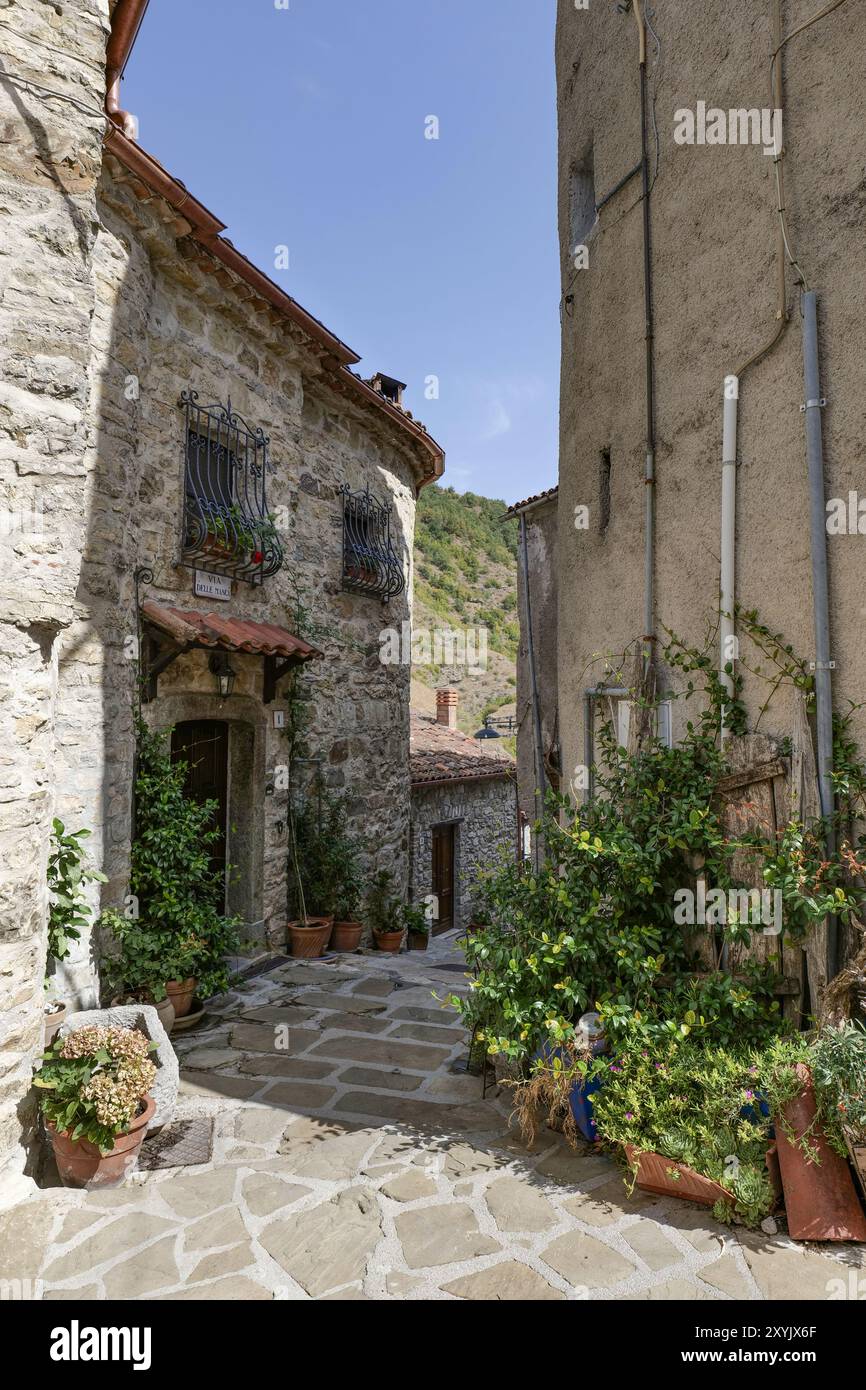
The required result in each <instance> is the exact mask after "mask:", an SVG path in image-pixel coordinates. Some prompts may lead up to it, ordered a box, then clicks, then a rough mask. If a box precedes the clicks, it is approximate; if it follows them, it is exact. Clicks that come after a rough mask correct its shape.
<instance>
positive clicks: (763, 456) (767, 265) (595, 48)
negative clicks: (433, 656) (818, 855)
mask: <svg viewBox="0 0 866 1390" xmlns="http://www.w3.org/2000/svg"><path fill="white" fill-rule="evenodd" d="M814 8H815V7H814V6H812V5H811V4H809V3H807V0H796V2H794V0H791V3H786V4H785V6H784V12H785V32H786V33H787V32H789V31H790V30H791V29H793V28H794V27H796V25H797V24H799V23H800V22H802V21H803V20H804V19H806V18H808V17H809V16H810V15H811V13H812V12H813V11H814ZM770 21H771V4H770V0H761V3H760V4H755V3H753V0H705V3H702V4H701V5H685V4H682V5H674V6H672V7H671V6H668V7H666V8H665V9H664V10H663V9H662V8H661V7H659V9H658V13H657V15H656V18H655V21H654V23H655V27H656V29H657V32H658V35H659V38H660V40H661V42H662V53H663V56H662V59H661V62H660V63H659V62H657V61H656V60H655V58H654V56H653V55H654V45H653V43H652V42H651V43H650V60H651V61H650V80H651V82H654V83H655V86H656V118H657V122H658V129H659V134H660V139H661V153H660V161H659V167H658V176H657V178H656V181H655V183H654V186H653V190H652V225H653V275H654V292H655V313H656V380H657V407H658V408H657V416H658V458H657V474H658V486H657V499H656V500H657V543H658V544H657V557H656V584H657V632H659V633H662V631H663V628H665V627H668V628H671V629H673V630H674V631H675V632H677V633H679V634H681V635H682V636H683V637H684V638H685V639H686V640H687V641H689V642H690V643H701V642H702V641H703V640H704V635H705V630H706V624H707V620H708V619H712V615H713V613H714V612H716V613H717V611H718V594H719V527H720V517H719V509H720V486H721V482H720V480H721V418H722V390H723V381H724V378H725V376H726V375H727V374H728V373H730V372H732V371H733V370H735V368H736V367H737V366H738V365H739V364H740V363H741V362H743V361H744V360H745V359H747V358H748V357H749V356H750V355H751V354H752V353H753V352H754V351H755V350H756V349H757V348H758V347H759V346H760V345H761V344H762V343H763V342H764V341H766V339H768V338H769V337H770V335H771V334H772V332H773V330H774V327H775V320H774V309H775V302H774V296H775V279H774V267H775V237H776V218H775V214H774V202H773V190H772V170H773V164H772V160H771V159H770V158H767V157H766V156H765V155H764V153H763V151H762V150H761V149H760V148H756V147H753V146H745V147H743V146H736V145H731V146H729V145H717V146H703V147H702V146H697V145H696V146H693V147H689V146H677V145H675V144H674V141H673V131H674V113H675V111H676V110H677V109H678V108H691V109H692V110H694V109H695V108H696V104H697V102H698V101H699V100H704V101H706V102H707V103H708V104H709V105H717V106H719V107H722V108H724V109H728V108H730V107H735V108H736V107H747V108H748V107H753V106H754V107H761V106H766V105H767V104H768V103H769V78H768V70H769V65H768V53H769V51H770V48H771V43H770V36H771V28H770ZM864 55H866V10H864V8H863V6H862V5H856V4H848V5H844V6H842V7H840V8H839V9H838V10H837V11H836V12H834V13H833V14H832V15H831V16H830V17H829V18H827V19H826V20H823V21H822V22H821V23H820V24H819V25H817V26H815V27H814V28H812V29H810V30H808V31H807V32H806V33H804V34H802V35H801V36H799V37H798V38H796V39H794V40H793V42H792V43H791V44H790V45H789V46H788V48H787V49H786V52H785V59H784V74H785V86H786V105H787V109H786V114H785V125H784V134H785V147H786V151H787V157H786V180H787V198H786V201H787V208H788V216H789V223H790V234H791V240H792V245H793V246H794V247H795V248H796V254H797V257H798V259H799V261H800V262H801V264H802V265H803V266H804V268H805V269H806V273H807V276H808V279H809V282H810V285H811V286H812V287H813V288H815V289H816V290H817V292H818V295H819V319H820V325H819V326H820V338H821V349H822V354H823V393H824V394H825V395H826V396H827V397H828V399H829V405H828V408H827V410H826V411H825V412H824V416H823V422H824V438H825V449H826V479H827V496H828V497H847V494H848V490H849V489H857V490H859V491H860V492H861V494H866V470H864V463H863V427H864V405H863V402H864V399H866V351H864V347H866V328H864V324H866V260H864V258H863V254H862V253H863V218H864V209H866V181H864V175H863V157H862V155H863V111H862V102H863V95H862V94H863V84H864V78H866V57H864ZM557 70H558V88H559V91H558V97H559V122H560V234H561V245H562V276H563V295H564V296H565V295H566V294H572V295H573V296H574V299H573V302H572V303H565V302H564V304H563V329H562V406H561V461H560V479H559V488H560V490H559V548H558V577H559V614H560V624H559V630H560V647H559V694H560V698H559V709H560V719H561V726H562V740H563V752H564V766H565V768H566V769H570V768H572V767H574V766H575V765H576V764H578V763H580V762H581V761H582V737H583V733H582V703H581V699H580V693H581V689H582V687H583V686H584V685H586V684H588V683H589V681H588V679H587V677H590V678H592V679H593V680H598V679H600V678H601V677H602V676H603V675H604V674H605V666H606V662H605V658H606V656H607V654H615V655H618V654H620V653H621V652H622V651H623V649H624V648H626V647H627V646H628V645H629V644H630V643H633V642H634V641H635V640H636V639H639V638H640V637H641V636H642V594H643V514H644V491H645V488H644V481H643V468H644V438H645V420H644V409H645V407H644V332H645V324H644V306H643V273H642V238H641V212H640V205H639V203H637V202H636V199H638V198H639V194H640V186H639V182H637V181H633V182H632V183H630V184H629V185H628V186H627V187H626V188H625V189H623V191H622V192H621V193H619V194H617V195H616V197H615V198H614V199H613V200H612V201H611V202H610V203H608V204H607V206H606V207H605V208H603V209H602V212H601V214H600V216H599V219H598V222H597V224H596V226H595V229H594V230H593V231H592V232H591V233H590V235H589V238H588V247H589V268H588V269H587V270H581V271H577V272H575V271H574V270H573V267H572V261H571V249H572V248H571V229H570V218H571V192H572V173H573V171H575V170H580V168H582V167H583V168H587V167H589V165H590V160H591V164H592V169H593V172H594V185H595V197H596V200H599V199H600V198H601V197H603V196H604V195H605V194H606V193H607V191H608V190H609V189H610V188H612V187H613V185H614V184H615V183H616V182H617V181H618V180H619V179H620V178H621V177H622V176H623V175H624V174H626V173H627V172H628V170H629V169H631V168H632V167H633V166H634V164H635V162H636V161H637V160H638V158H639V156H640V107H639V86H638V67H637V27H636V25H635V21H634V17H633V15H632V14H627V15H620V14H618V13H617V12H616V9H615V8H614V7H613V6H609V5H601V4H592V5H591V6H590V7H589V10H588V11H582V10H581V11H578V10H576V9H575V8H574V6H573V5H572V4H571V0H560V6H559V23H558V33H557ZM652 158H653V161H654V160H655V155H654V153H653V156H652ZM788 285H789V289H788V305H789V309H790V311H791V320H790V324H789V326H788V328H787V330H786V332H785V335H784V337H783V339H782V341H781V343H780V344H779V345H778V346H777V347H776V348H775V350H774V351H773V352H772V353H771V354H770V355H769V356H767V357H766V358H765V359H764V360H763V361H761V362H760V363H759V364H758V365H757V366H756V367H755V368H753V369H752V370H750V371H749V372H748V373H747V374H746V375H745V377H744V378H743V381H742V384H741V398H740V446H739V456H740V468H739V470H738V489H739V497H738V536H737V566H738V597H739V599H740V601H741V602H742V603H744V604H745V605H746V606H757V607H759V609H760V612H761V616H762V618H763V620H764V621H765V622H766V623H768V624H769V626H770V627H771V628H772V629H774V630H778V631H782V632H784V633H785V634H786V635H787V638H788V639H789V640H790V641H791V642H792V643H793V645H794V648H795V650H796V651H798V652H799V653H802V654H803V655H804V656H805V657H807V658H809V657H811V656H812V655H813V636H812V606H811V576H810V549H809V526H808V515H809V513H808V491H807V483H806V464H805V446H804V432H803V417H802V415H801V412H800V405H801V403H802V401H803V373H802V346H801V334H800V320H799V302H798V296H797V294H796V293H795V290H794V284H793V277H792V276H791V275H789V279H788ZM605 449H610V452H611V512H610V520H609V524H608V525H607V527H606V529H604V530H602V528H601V525H600V520H601V518H600V503H601V499H600V495H599V486H600V484H599V476H600V467H599V465H600V456H601V452H602V450H605ZM579 505H586V506H589V508H590V525H589V529H588V530H586V531H579V530H575V527H574V514H575V507H576V506H579ZM864 547H866V538H864V537H863V536H840V537H832V538H830V541H829V563H830V583H831V602H832V626H833V638H832V647H833V656H834V658H835V659H836V660H837V661H838V663H839V665H838V670H837V672H836V677H835V689H836V704H837V708H839V709H844V708H846V706H847V702H848V701H849V700H850V701H855V702H857V701H860V700H862V698H863V693H864V689H866V649H864V645H863V641H862V632H863V618H864V607H863V600H862V587H863V586H862V579H861V570H862V565H863V562H864V558H866V549H864ZM744 656H745V657H746V658H747V660H748V664H749V665H754V664H755V663H754V659H753V658H754V651H753V650H750V649H749V647H748V644H745V645H744ZM662 678H663V680H665V673H664V672H663V676H662ZM676 686H677V682H676V680H674V687H675V688H676ZM766 692H767V687H766V685H765V684H764V683H763V682H761V681H760V680H758V679H756V678H755V677H753V676H751V675H747V676H746V686H745V697H746V700H747V703H748V706H749V708H750V710H751V712H752V716H753V717H754V716H755V715H756V713H757V710H758V708H759V706H760V704H761V702H762V701H763V699H764V697H765V695H766ZM685 717H686V712H685V710H684V709H683V708H682V707H679V706H675V721H676V722H675V734H676V732H677V730H678V728H679V729H681V728H682V721H683V719H684V718H685ZM791 724H792V711H791V705H790V698H789V696H788V695H787V694H786V693H782V694H780V695H779V696H778V697H777V698H776V699H775V700H774V701H773V704H772V707H771V710H770V713H769V715H768V716H766V717H765V718H764V721H763V723H762V726H761V727H762V728H767V729H768V731H771V732H773V731H774V732H779V733H790V731H791ZM856 729H857V732H858V734H859V738H860V743H861V746H866V722H864V717H863V714H862V712H861V713H860V714H858V716H857V720H856ZM566 775H568V774H566Z"/></svg>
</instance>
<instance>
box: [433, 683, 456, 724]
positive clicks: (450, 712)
mask: <svg viewBox="0 0 866 1390" xmlns="http://www.w3.org/2000/svg"><path fill="white" fill-rule="evenodd" d="M459 698H460V697H459V695H458V694H457V691H456V690H437V691H436V723H437V724H444V725H445V726H446V727H447V728H449V729H456V728H457V701H458V700H459Z"/></svg>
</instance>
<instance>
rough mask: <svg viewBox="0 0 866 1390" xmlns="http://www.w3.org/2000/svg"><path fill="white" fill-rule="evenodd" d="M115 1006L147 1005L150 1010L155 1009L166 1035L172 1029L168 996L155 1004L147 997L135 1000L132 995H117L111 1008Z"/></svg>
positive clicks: (173, 1018)
mask: <svg viewBox="0 0 866 1390" xmlns="http://www.w3.org/2000/svg"><path fill="white" fill-rule="evenodd" d="M116 1004H148V1005H149V1006H150V1008H152V1009H156V1013H157V1017H158V1018H159V1021H160V1023H161V1024H162V1026H163V1028H164V1029H165V1031H166V1033H170V1032H171V1030H172V1028H173V1027H174V1020H175V1012H174V1004H172V1002H171V1000H170V999H169V997H168V995H166V996H165V998H164V999H160V1001H159V1003H158V1004H157V1003H156V1001H155V1000H154V999H151V998H150V997H149V996H148V997H147V998H145V999H137V998H136V997H135V995H134V994H117V995H115V997H114V998H113V999H112V1001H111V1005H112V1008H114V1006H115V1005H116Z"/></svg>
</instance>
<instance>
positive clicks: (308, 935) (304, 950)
mask: <svg viewBox="0 0 866 1390" xmlns="http://www.w3.org/2000/svg"><path fill="white" fill-rule="evenodd" d="M288 927H289V947H290V950H291V953H292V955H293V956H297V957H300V959H302V960H315V959H316V958H317V957H318V956H321V955H322V954H323V952H324V951H325V950H326V948H327V945H328V942H329V941H330V939H331V932H332V930H333V927H334V919H333V917H308V918H307V919H306V921H305V922H300V921H298V922H289V924H288Z"/></svg>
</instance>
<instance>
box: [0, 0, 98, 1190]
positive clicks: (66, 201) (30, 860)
mask: <svg viewBox="0 0 866 1390" xmlns="http://www.w3.org/2000/svg"><path fill="white" fill-rule="evenodd" d="M59 8H60V7H55V6H53V5H48V4H44V3H42V0H18V3H17V4H16V5H15V6H14V7H11V6H7V7H6V8H4V9H3V11H2V29H0V55H2V66H3V80H2V82H0V204H2V209H3V216H2V218H0V522H2V524H0V1057H2V1062H0V1200H3V1199H4V1194H6V1193H9V1192H11V1191H13V1190H14V1175H15V1174H16V1173H19V1172H20V1170H21V1169H22V1167H23V1165H24V1162H25V1149H24V1147H23V1146H22V1144H21V1143H20V1140H21V1137H22V1135H23V1137H24V1139H25V1140H26V1138H27V1136H28V1134H29V1133H30V1131H31V1128H32V1124H33V1113H34V1107H33V1105H32V1101H31V1100H30V1099H28V1098H27V1092H28V1091H29V1088H30V1075H31V1063H32V1058H33V1056H34V1055H36V1054H37V1053H38V1051H39V1049H40V1047H41V1035H42V1005H43V993H42V976H43V972H44V964H45V942H44V925H45V920H46V890H45V867H46V860H47V853H48V836H49V833H50V825H51V816H52V813H53V809H54V806H53V787H54V780H55V775H56V744H55V733H54V727H53V716H54V704H55V696H56V691H57V686H58V663H57V658H58V647H59V640H60V639H59V634H61V633H62V632H64V631H68V629H69V626H70V625H71V624H72V622H73V621H74V618H75V614H76V610H77V596H76V587H77V583H78V576H79V563H80V551H81V537H82V534H83V531H84V529H85V527H86V521H87V518H86V506H85V498H84V483H85V472H86V466H87V465H86V443H87V395H88V385H87V369H88V339H89V333H90V322H91V318H92V315H93V309H94V286H93V280H92V276H91V272H90V258H91V253H92V248H93V242H94V237H95V225H96V220H97V219H96V185H97V180H98V177H99V171H100V164H101V136H102V130H103V127H104V118H103V116H102V114H101V112H102V104H103V100H104V82H103V76H102V63H103V57H104V52H105V41H106V35H107V31H108V21H107V13H108V7H107V3H106V0H79V3H78V4H77V5H76V6H75V7H74V8H73V9H70V8H69V7H67V6H64V7H63V12H62V14H61V13H58V10H59ZM32 84H37V85H35V86H34V85H32ZM45 88H50V89H51V91H52V92H53V93H55V94H56V95H54V96H48V95H47V94H46V92H45V91H44V89H45Z"/></svg>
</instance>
